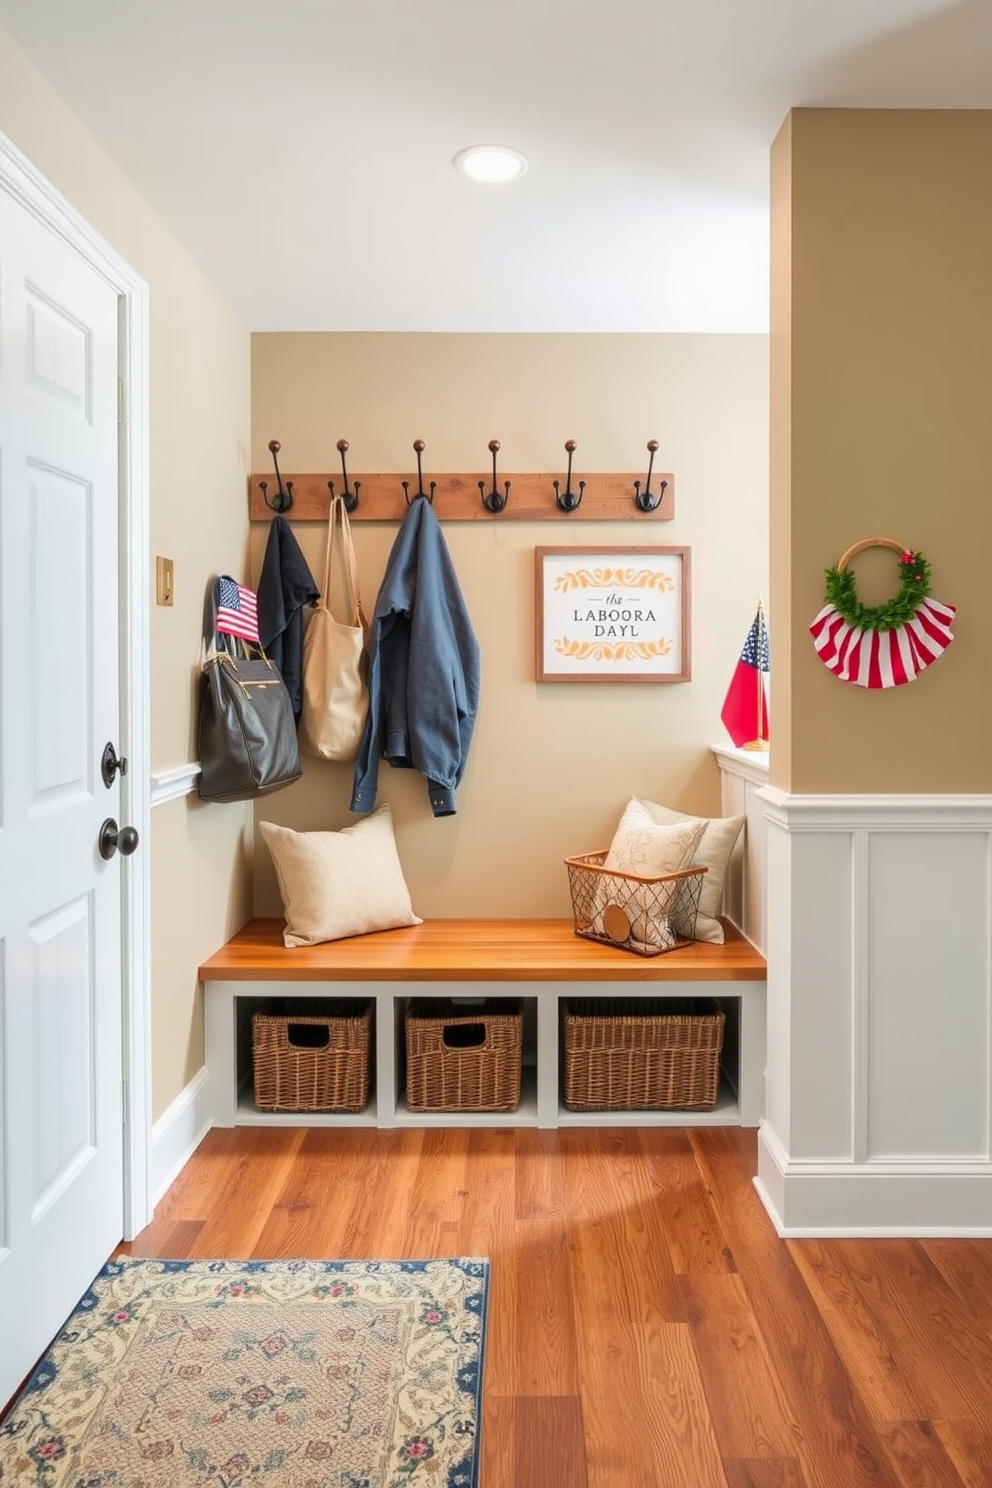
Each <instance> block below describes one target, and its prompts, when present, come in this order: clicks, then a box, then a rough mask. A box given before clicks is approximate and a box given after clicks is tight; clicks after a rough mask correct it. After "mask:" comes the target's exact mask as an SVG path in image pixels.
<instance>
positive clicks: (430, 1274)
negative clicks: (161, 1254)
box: [0, 1259, 489, 1488]
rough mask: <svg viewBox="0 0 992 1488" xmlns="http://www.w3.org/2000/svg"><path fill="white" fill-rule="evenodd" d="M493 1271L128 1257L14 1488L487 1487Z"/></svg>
mask: <svg viewBox="0 0 992 1488" xmlns="http://www.w3.org/2000/svg"><path fill="white" fill-rule="evenodd" d="M488 1288H489V1263H488V1261H485V1260H465V1259H462V1260H441V1261H144V1260H130V1259H121V1260H117V1261H111V1262H110V1263H109V1264H108V1265H107V1266H105V1267H104V1269H103V1270H102V1271H101V1273H100V1275H99V1276H98V1277H97V1278H96V1280H95V1281H94V1283H93V1285H92V1287H91V1288H90V1290H89V1291H88V1292H87V1293H86V1296H85V1297H84V1298H83V1299H82V1301H81V1302H80V1304H79V1306H78V1307H77V1309H76V1311H75V1313H74V1314H73V1316H72V1317H71V1318H70V1320H69V1322H68V1323H67V1324H66V1326H65V1328H64V1329H63V1330H62V1332H61V1333H60V1335H59V1337H58V1338H57V1339H56V1340H55V1342H54V1344H53V1345H52V1347H51V1349H50V1350H49V1352H48V1354H47V1355H46V1357H45V1359H44V1360H43V1361H42V1363H41V1364H40V1365H39V1366H38V1368H37V1369H36V1370H35V1372H34V1374H33V1376H32V1378H31V1379H30V1380H29V1382H28V1384H27V1385H26V1386H25V1388H24V1390H23V1391H22V1392H21V1394H20V1396H19V1397H18V1399H17V1400H16V1401H15V1403H14V1404H13V1405H12V1406H11V1408H10V1410H9V1411H8V1413H7V1415H6V1417H5V1419H4V1422H3V1425H2V1426H0V1484H2V1485H3V1488H14V1485H16V1488H27V1485H28V1484H31V1485H38V1488H200V1485H209V1488H249V1485H250V1488H476V1485H477V1483H478V1436H479V1421H480V1399H481V1384H482V1361H483V1345H484V1339H485V1323H486V1303H487V1297H488Z"/></svg>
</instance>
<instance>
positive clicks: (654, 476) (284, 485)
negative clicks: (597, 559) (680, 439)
mask: <svg viewBox="0 0 992 1488" xmlns="http://www.w3.org/2000/svg"><path fill="white" fill-rule="evenodd" d="M337 448H338V452H339V454H340V455H341V465H342V472H341V474H338V475H286V476H284V475H282V474H280V471H279V462H278V453H279V449H280V445H279V442H278V440H275V439H273V440H271V441H270V443H269V450H270V451H271V453H272V459H273V463H274V465H275V479H273V477H272V475H269V474H266V475H253V476H252V477H251V486H250V493H249V516H250V518H251V520H252V521H253V522H266V521H271V519H272V518H273V517H274V516H275V515H276V513H277V512H281V514H282V515H283V516H285V517H286V518H287V519H288V520H289V521H293V522H320V521H326V520H327V514H328V511H329V509H330V503H331V496H332V494H333V493H336V494H338V495H343V496H344V497H345V503H346V505H347V508H348V512H349V516H350V519H351V521H353V522H401V521H402V520H403V517H404V515H405V513H406V510H407V507H408V506H409V504H410V503H411V502H412V501H414V500H415V499H417V498H419V497H421V496H423V497H425V498H426V499H429V500H430V501H432V503H433V505H434V509H435V511H436V512H437V515H438V517H439V518H440V520H441V521H444V522H477V521H496V522H545V521H553V520H555V519H557V518H559V517H560V518H564V519H565V520H566V521H568V520H570V521H579V522H582V521H585V522H624V521H629V520H634V521H652V520H655V521H662V522H666V521H671V520H672V518H673V517H674V516H675V477H674V475H673V474H672V473H671V472H670V471H668V472H662V473H660V474H659V473H658V472H656V471H654V470H653V465H654V456H655V451H656V450H657V448H658V441H657V440H656V439H652V440H651V441H650V442H649V443H648V446H647V448H648V451H649V453H650V459H649V462H648V470H647V478H646V479H643V478H642V477H641V475H637V474H626V473H604V472H602V471H590V472H589V473H588V474H587V475H584V476H583V478H582V479H581V480H580V479H579V478H578V477H577V476H573V474H572V454H573V452H574V449H575V441H574V440H571V439H570V440H569V441H568V443H567V444H566V446H565V449H566V452H567V454H568V473H567V476H557V477H555V476H553V475H551V474H548V473H547V472H540V473H536V474H535V473H526V474H520V473H519V472H516V473H513V472H511V473H510V474H508V475H500V476H499V477H497V473H496V451H497V450H498V449H499V442H498V441H497V440H495V439H493V440H491V441H490V444H489V449H490V453H491V454H492V460H493V471H492V475H491V477H490V478H489V479H485V480H484V479H482V477H481V476H480V473H479V472H478V471H476V472H474V473H472V474H451V473H443V474H438V475H435V476H434V477H433V478H429V477H425V476H424V475H423V474H422V471H421V455H422V453H423V449H424V444H423V441H422V440H419V439H418V440H417V441H416V442H415V444H414V450H415V452H416V455H417V473H416V475H415V476H404V475H382V474H375V475H356V476H351V475H350V474H349V473H348V471H347V469H346V467H345V453H346V451H347V449H348V443H347V441H346V440H343V439H340V440H338V446H337Z"/></svg>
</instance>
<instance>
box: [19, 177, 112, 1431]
mask: <svg viewBox="0 0 992 1488" xmlns="http://www.w3.org/2000/svg"><path fill="white" fill-rule="evenodd" d="M118 356H119V354H118V298H117V293H116V290H115V289H114V288H112V287H111V286H110V285H109V284H108V283H107V282H106V280H105V279H103V278H102V277H101V276H100V275H99V274H98V273H97V272H96V271H95V270H94V269H93V268H92V267H91V266H90V265H89V264H87V263H86V262H85V261H84V260H83V258H82V257H81V256H80V255H79V254H78V253H77V252H76V251H75V250H74V249H73V248H72V247H70V246H69V245H68V244H67V243H66V242H64V241H62V239H60V238H59V237H57V236H56V235H55V234H54V233H53V232H51V231H50V230H49V229H48V228H46V227H44V226H43V225H42V224H41V222H39V221H38V220H36V218H35V217H34V216H33V215H32V214H31V213H30V212H29V211H28V210H27V209H26V208H25V207H24V206H22V205H20V204H19V203H18V202H17V201H15V200H14V199H13V198H12V197H10V196H9V195H7V194H6V193H5V192H4V191H3V190H2V189H0V1090H2V1101H0V1405H2V1403H3V1402H4V1401H5V1400H7V1399H8V1398H9V1397H10V1395H11V1394H12V1393H13V1392H14V1390H15V1389H16V1388H17V1386H18V1384H19V1382H20V1380H21V1379H22V1378H23V1376H24V1375H25V1373H26V1372H27V1371H28V1370H29V1369H30V1367H31V1366H32V1364H33V1363H34V1361H35V1359H36V1358H37V1356H38V1355H39V1354H41V1353H42V1352H43V1351H44V1350H45V1348H46V1347H47V1346H48V1344H49V1342H50V1341H51V1339H52V1337H53V1336H54V1335H55V1333H56V1332H57V1331H58V1329H59V1327H60V1326H61V1324H62V1323H63V1322H64V1320H65V1318H66V1317H67V1315H68V1314H69V1312H71V1310H72V1308H73V1307H74V1305H75V1304H76V1302H77V1301H78V1300H79V1298H80V1296H81V1295H82V1294H83V1292H84V1291H85V1290H86V1287H87V1286H88V1285H89V1283H90V1281H91V1280H92V1279H93V1277H94V1275H95V1274H96V1272H97V1271H98V1270H99V1268H100V1267H101V1265H102V1264H103V1262H104V1261H105V1260H106V1259H107V1257H108V1255H109V1254H110V1252H111V1251H112V1249H113V1247H114V1245H115V1244H116V1243H117V1241H118V1240H119V1239H120V1238H121V1236H122V1216H123V1213H124V1199H123V1183H124V1149H123V1139H122V1120H123V1114H124V1103H123V1095H122V1079H123V1051H122V995H121V988H122V952H121V887H122V885H121V874H122V872H127V864H126V863H125V862H122V858H121V856H120V854H115V855H114V856H113V857H112V858H111V859H110V860H109V861H107V860H105V859H104V858H103V857H102V856H101V855H100V852H99V851H98V845H97V844H98V837H99V834H100V827H101V823H102V822H103V821H104V819H105V818H107V817H112V818H114V819H115V820H116V821H117V822H120V810H119V807H120V800H121V787H120V777H119V775H118V776H115V778H114V781H113V783H112V785H111V786H110V787H109V788H108V787H107V786H106V785H105V784H104V781H103V778H102V774H101V769H100V761H101V755H102V752H103V749H104V746H105V745H106V744H107V743H113V744H114V746H115V747H117V746H119V744H120V728H121V722H120V720H121V712H120V696H119V655H118V652H119V640H118V603H119V600H118V584H119V570H118V501H119V481H118V463H119V461H118V442H119V434H118Z"/></svg>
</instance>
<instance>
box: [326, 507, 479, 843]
mask: <svg viewBox="0 0 992 1488" xmlns="http://www.w3.org/2000/svg"><path fill="white" fill-rule="evenodd" d="M368 662H369V713H368V718H367V720H366V724H365V733H364V735H363V736H362V742H361V745H360V746H359V751H358V759H357V762H356V765H355V783H354V787H353V790H352V797H351V809H352V811H371V810H372V808H373V806H374V805H375V798H376V791H377V788H378V773H379V760H380V759H384V760H386V761H388V763H389V764H390V765H394V766H397V767H399V768H401V769H413V770H419V772H420V773H421V775H423V776H425V777H426V780H427V793H428V799H429V800H430V804H431V810H432V811H433V813H434V815H435V816H453V815H454V812H455V789H456V787H457V786H458V784H459V783H460V781H461V778H462V775H463V774H464V771H465V764H466V761H467V759H468V750H469V744H470V743H471V740H472V733H473V730H474V728H475V717H476V712H477V710H478V706H479V643H478V641H477V640H476V638H475V633H474V631H473V630H472V624H471V621H470V620H469V615H468V610H467V609H466V606H465V600H464V598H463V596H462V592H461V589H460V588H459V585H458V580H457V578H456V577H455V570H454V566H453V564H452V562H451V554H450V553H449V552H448V546H447V543H446V542H445V540H444V535H443V533H442V531H441V527H440V524H439V522H438V520H437V517H436V516H435V515H434V508H433V507H432V506H431V504H430V502H429V501H428V500H427V499H426V498H424V497H420V496H418V497H415V498H414V500H413V502H412V503H411V505H410V509H409V511H408V512H407V514H406V516H405V517H404V519H403V523H402V525H401V527H400V530H399V532H398V533H397V535H396V541H395V543H394V544H393V548H392V551H391V553H390V555H389V561H388V562H387V564H386V572H385V574H384V575H383V580H382V585H381V587H380V589H379V594H378V597H377V599H376V602H375V610H374V612H373V615H372V620H371V623H370V625H369V636H368Z"/></svg>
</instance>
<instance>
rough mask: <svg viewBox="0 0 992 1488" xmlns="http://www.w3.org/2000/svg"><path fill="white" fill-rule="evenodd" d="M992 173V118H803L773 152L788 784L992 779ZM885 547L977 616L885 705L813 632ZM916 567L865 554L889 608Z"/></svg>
mask: <svg viewBox="0 0 992 1488" xmlns="http://www.w3.org/2000/svg"><path fill="white" fill-rule="evenodd" d="M990 179H992V113H988V112H982V113H978V112H968V111H963V110H962V111H955V112H918V113H916V112H913V113H910V112H900V111H895V110H893V111H862V110H837V111H829V110H816V109H798V110H794V111H793V113H792V115H791V116H790V119H789V120H788V121H787V123H786V125H785V127H784V128H783V131H782V133H781V134H780V136H779V139H778V141H777V142H776V145H775V148H774V150H773V155H772V180H773V244H774V245H775V246H774V265H775V274H776V283H775V288H774V293H773V298H772V306H773V311H772V313H773V320H772V336H771V348H772V349H771V363H772V366H771V373H772V388H773V401H772V449H773V459H772V496H771V505H772V514H771V522H772V529H773V532H774V534H775V538H774V543H773V548H772V554H773V573H772V596H773V601H774V607H775V612H776V613H777V614H778V615H779V616H780V617H781V622H780V625H779V627H778V629H777V630H776V632H775V636H776V640H775V709H774V723H775V737H776V747H775V749H774V750H773V752H772V756H771V772H772V780H773V783H775V784H777V785H780V786H782V787H783V788H785V789H790V790H792V791H796V792H807V791H814V792H821V791H822V792H848V791H868V792H873V791H878V792H901V791H907V792H917V791H924V792H925V791H938V792H945V791H987V790H988V789H989V788H990V783H992V761H990V757H989V751H988V747H987V743H986V739H987V736H988V733H989V726H990V722H992V693H990V690H989V689H988V688H987V687H986V686H985V685H984V678H985V676H986V673H987V670H988V662H987V645H986V633H987V628H988V627H987V622H986V617H985V612H986V610H987V607H988V577H987V567H988V565H987V558H986V554H987V552H988V549H989V545H990V539H992V503H990V502H989V469H990V467H992V416H990V409H992V290H990V284H992V279H990V269H989V266H990V264H992V194H990V193H989V191H988V189H987V183H988V181H989V180H990ZM877 535H884V536H890V537H893V538H895V539H897V540H898V541H899V542H901V543H905V544H907V545H909V546H911V547H914V548H919V549H921V550H922V551H923V552H924V553H925V554H926V556H927V557H928V558H929V560H930V562H931V564H932V567H933V588H934V593H935V595H936V597H937V598H938V599H942V600H944V601H945V602H947V603H950V604H955V605H957V607H958V616H957V621H956V624H955V634H956V639H955V641H954V643H953V645H952V646H951V647H950V649H949V650H948V651H947V653H946V654H945V655H944V656H943V657H941V658H940V660H939V661H938V662H937V663H936V664H935V665H934V666H932V667H931V668H930V669H929V670H928V671H926V672H925V673H924V674H923V675H922V677H920V678H918V679H917V681H915V682H914V683H912V684H911V685H909V686H904V687H900V688H894V689H890V690H888V691H884V692H868V691H866V690H865V689H863V688H859V687H854V686H851V685H849V684H845V683H842V682H839V681H838V680H837V679H836V678H834V677H833V676H832V675H831V674H830V673H829V672H827V671H826V669H825V668H824V667H823V666H822V665H821V664H820V662H819V661H818V660H817V658H816V655H815V653H814V651H813V649H812V643H811V640H810V637H809V634H808V630H807V627H808V625H809V623H810V621H811V620H812V619H813V616H814V615H815V613H816V611H817V610H818V609H819V608H820V605H821V604H822V599H823V570H824V569H825V568H826V567H828V566H829V565H831V564H833V563H836V562H837V560H838V558H839V557H840V555H841V553H842V552H843V551H844V550H845V549H846V548H847V547H848V546H849V545H850V544H851V543H852V542H855V541H857V540H858V539H860V538H864V537H869V536H877ZM895 563H896V560H895V558H894V557H892V556H890V555H884V554H882V553H880V552H878V551H875V552H873V553H871V554H866V555H865V560H864V567H863V568H861V567H860V566H859V568H858V573H859V578H860V576H861V574H862V573H863V574H864V578H863V582H861V584H860V592H861V594H862V597H863V598H864V599H865V600H866V601H867V602H868V603H877V602H878V601H879V600H881V599H882V598H884V597H886V596H887V595H888V594H889V593H891V592H893V591H894V589H895V576H894V568H895ZM858 564H859V565H861V564H862V560H860V559H859V560H858ZM786 626H788V635H787V636H784V635H783V634H782V632H783V631H784V630H785V628H786ZM783 714H786V715H787V716H786V717H785V718H784V719H783Z"/></svg>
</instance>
